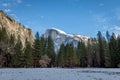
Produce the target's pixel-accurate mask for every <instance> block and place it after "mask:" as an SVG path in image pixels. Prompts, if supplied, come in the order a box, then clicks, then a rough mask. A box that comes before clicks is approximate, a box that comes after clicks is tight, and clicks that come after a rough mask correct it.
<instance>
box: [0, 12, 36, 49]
mask: <svg viewBox="0 0 120 80" xmlns="http://www.w3.org/2000/svg"><path fill="white" fill-rule="evenodd" d="M2 28H5V29H6V31H7V34H8V35H9V36H10V35H14V37H15V39H16V40H18V39H20V41H21V42H22V45H23V47H25V43H26V40H27V41H28V42H30V43H31V44H33V42H34V35H33V31H32V30H31V29H29V28H26V27H25V26H24V25H22V24H21V23H19V22H17V21H16V20H15V19H13V18H11V17H10V16H9V15H7V14H6V13H4V12H3V11H2V10H0V29H2Z"/></svg>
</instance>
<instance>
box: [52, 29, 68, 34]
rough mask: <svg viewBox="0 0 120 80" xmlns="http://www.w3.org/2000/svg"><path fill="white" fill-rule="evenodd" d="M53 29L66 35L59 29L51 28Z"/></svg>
mask: <svg viewBox="0 0 120 80" xmlns="http://www.w3.org/2000/svg"><path fill="white" fill-rule="evenodd" d="M51 29H53V30H56V31H58V32H60V33H61V34H66V33H65V32H64V31H62V30H60V29H57V28H51Z"/></svg>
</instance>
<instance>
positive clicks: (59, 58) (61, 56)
mask: <svg viewBox="0 0 120 80" xmlns="http://www.w3.org/2000/svg"><path fill="white" fill-rule="evenodd" d="M64 54H65V46H64V44H61V46H60V50H59V52H58V56H57V63H58V66H59V67H64V64H65V63H64V57H65V56H64Z"/></svg>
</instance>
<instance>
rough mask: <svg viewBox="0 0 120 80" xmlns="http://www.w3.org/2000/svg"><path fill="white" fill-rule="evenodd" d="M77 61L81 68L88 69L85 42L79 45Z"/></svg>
mask: <svg viewBox="0 0 120 80" xmlns="http://www.w3.org/2000/svg"><path fill="white" fill-rule="evenodd" d="M77 57H78V58H77V59H78V64H79V65H80V66H81V67H87V54H86V47H85V44H84V43H83V42H79V43H78V47H77Z"/></svg>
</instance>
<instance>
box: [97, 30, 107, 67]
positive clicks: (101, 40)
mask: <svg viewBox="0 0 120 80" xmlns="http://www.w3.org/2000/svg"><path fill="white" fill-rule="evenodd" d="M97 36H98V43H99V57H100V67H105V64H104V63H105V57H104V47H103V46H104V44H103V36H102V34H101V32H100V31H98V34H97Z"/></svg>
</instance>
